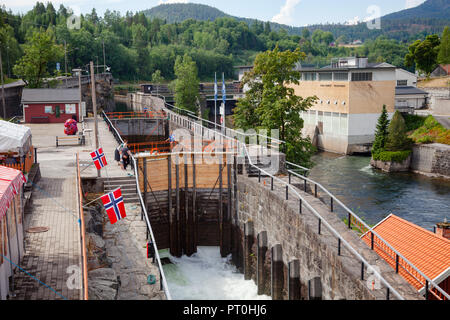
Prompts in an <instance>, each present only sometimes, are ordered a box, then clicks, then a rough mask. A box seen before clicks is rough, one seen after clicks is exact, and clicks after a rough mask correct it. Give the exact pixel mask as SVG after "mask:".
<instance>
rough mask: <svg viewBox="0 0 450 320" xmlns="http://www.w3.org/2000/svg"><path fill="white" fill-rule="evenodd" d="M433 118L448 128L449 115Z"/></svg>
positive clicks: (449, 122) (449, 126)
mask: <svg viewBox="0 0 450 320" xmlns="http://www.w3.org/2000/svg"><path fill="white" fill-rule="evenodd" d="M434 118H435V119H436V120H437V121H438V122H439V123H440V124H442V125H443V126H444V127H445V128H447V129H450V116H434Z"/></svg>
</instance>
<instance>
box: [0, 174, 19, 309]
mask: <svg viewBox="0 0 450 320" xmlns="http://www.w3.org/2000/svg"><path fill="white" fill-rule="evenodd" d="M24 183H25V177H24V175H23V174H22V172H21V171H19V170H15V169H12V168H8V167H4V166H0V300H6V299H7V297H8V295H9V293H10V292H9V288H10V277H11V275H12V274H13V272H14V269H15V265H19V264H20V260H21V258H22V257H23V254H24V246H23V238H24V231H23V214H24V212H23V206H22V196H23V188H22V186H23V184H24ZM11 262H12V263H11Z"/></svg>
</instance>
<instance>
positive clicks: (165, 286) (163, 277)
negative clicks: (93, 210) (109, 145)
mask: <svg viewBox="0 0 450 320" xmlns="http://www.w3.org/2000/svg"><path fill="white" fill-rule="evenodd" d="M102 115H103V118H104V119H105V121H106V122H108V123H109V125H110V128H111V129H112V130H113V131H114V133H115V134H114V136H115V137H116V139H118V140H119V141H120V142H121V143H124V142H123V140H122V137H121V136H120V134H119V133H118V132H117V130H116V128H115V127H114V126H113V125H112V123H111V121H110V120H109V118H108V116H107V115H106V114H105V112H104V111H103V110H102ZM131 159H132V160H133V167H134V175H135V179H136V189H137V194H138V196H139V202H140V204H141V208H142V211H143V213H144V217H145V221H146V224H147V228H148V231H149V233H150V238H151V240H152V244H153V248H154V250H155V257H156V261H157V262H158V268H159V272H160V275H161V286H162V289H163V290H164V293H165V295H166V299H167V300H172V296H171V295H170V292H169V286H168V285H167V280H166V276H165V274H164V269H163V267H162V263H161V258H160V256H159V252H158V247H157V245H156V241H155V236H154V234H153V230H152V227H151V224H150V221H149V219H148V214H147V208H146V207H145V204H144V200H143V199H142V195H141V189H140V187H139V180H138V179H139V175H138V172H137V167H138V166H137V163H136V159H135V157H134V156H133V155H131Z"/></svg>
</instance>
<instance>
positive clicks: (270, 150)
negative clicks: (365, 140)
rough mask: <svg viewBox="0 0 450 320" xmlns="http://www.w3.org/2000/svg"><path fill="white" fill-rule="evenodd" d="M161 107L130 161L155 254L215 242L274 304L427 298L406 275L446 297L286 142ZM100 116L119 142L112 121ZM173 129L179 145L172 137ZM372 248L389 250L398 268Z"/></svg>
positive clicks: (188, 251) (180, 252) (188, 252)
mask: <svg viewBox="0 0 450 320" xmlns="http://www.w3.org/2000/svg"><path fill="white" fill-rule="evenodd" d="M158 112H162V115H163V116H162V117H161V119H159V120H158V121H160V123H159V124H157V125H156V127H158V128H159V129H156V130H155V132H156V131H158V132H160V133H161V132H163V133H164V137H163V136H162V135H161V136H160V137H158V139H156V140H157V141H149V140H147V141H140V142H138V143H140V144H141V145H139V148H136V149H135V152H134V154H133V159H132V165H133V166H134V172H135V173H136V174H135V176H136V189H137V192H138V196H139V198H140V203H141V206H142V219H145V220H146V221H147V224H146V225H147V227H148V230H147V234H148V238H149V239H150V241H151V242H152V245H153V247H154V249H155V251H156V252H155V253H154V256H155V257H157V258H158V260H159V256H158V251H159V250H163V249H167V250H169V252H170V254H171V255H172V256H173V257H177V258H179V257H182V256H192V255H194V254H195V253H196V252H197V248H198V247H219V248H220V254H221V256H222V257H229V256H230V255H231V261H232V262H233V264H234V265H235V266H236V268H237V269H238V270H239V271H240V272H241V273H243V274H244V278H245V279H246V280H253V281H254V282H255V284H256V285H257V288H258V294H260V295H267V296H270V297H272V299H275V300H321V299H323V300H390V299H395V300H421V299H424V297H423V294H419V292H417V290H416V289H415V288H414V287H413V286H411V285H410V284H409V283H408V282H407V281H406V280H405V279H404V277H402V275H404V274H406V273H407V274H411V275H413V276H414V277H415V278H416V279H418V281H421V283H422V282H423V285H424V286H426V287H427V288H428V290H429V292H430V293H432V294H434V295H436V296H442V297H444V298H445V299H446V298H448V297H446V296H445V295H444V294H442V293H441V290H440V288H439V287H438V286H437V285H435V284H434V283H433V281H432V280H431V279H428V278H426V276H425V275H423V274H421V272H420V271H419V270H418V269H417V268H415V266H413V265H410V264H408V263H409V262H408V261H407V260H406V259H404V258H403V257H402V256H401V254H400V253H398V252H396V251H395V250H394V249H393V248H392V247H391V246H390V245H389V244H388V243H386V242H385V241H384V240H383V239H382V238H381V237H379V236H378V235H377V234H376V232H375V231H374V230H372V228H371V227H370V226H368V225H367V224H366V223H365V222H364V221H362V220H361V219H360V218H359V217H358V216H357V215H356V214H355V213H354V212H352V211H351V210H350V209H348V208H347V207H346V206H345V205H344V204H343V203H342V202H340V201H339V200H338V199H337V198H335V197H334V196H333V195H332V194H331V193H329V192H328V191H327V190H326V189H325V188H324V187H323V186H321V185H320V184H319V183H316V182H315V181H313V180H311V179H308V178H307V177H306V175H307V174H306V172H307V171H308V169H306V168H303V167H301V166H297V165H295V164H293V163H289V162H287V161H286V159H285V157H284V155H283V154H282V153H280V152H279V146H280V144H282V143H283V141H280V140H277V139H272V138H270V137H267V136H264V135H258V134H256V133H255V134H245V133H242V132H238V131H234V130H232V129H229V128H219V129H222V130H215V129H214V126H215V125H214V123H211V122H209V121H207V120H204V119H199V118H197V117H196V116H195V115H192V114H188V113H186V112H185V111H183V110H179V109H177V108H176V107H174V106H170V105H168V104H166V106H165V107H164V108H163V109H161V110H158ZM103 118H104V120H105V121H106V123H107V124H108V127H109V130H110V131H112V132H113V134H114V136H115V137H116V139H117V140H118V141H121V140H122V138H121V133H119V131H118V130H117V129H116V128H115V126H114V124H113V121H112V120H111V119H109V117H108V116H107V115H106V114H103ZM121 120H124V121H130V123H131V124H132V123H133V121H134V120H133V119H131V120H130V119H121ZM116 125H117V124H116ZM131 127H133V125H131ZM131 127H130V128H131ZM141 127H142V126H141ZM122 131H126V130H125V129H122ZM122 133H123V134H125V135H126V132H122ZM169 134H170V135H172V136H175V139H174V140H175V141H174V142H167V138H168V135H169ZM255 141H256V142H261V141H265V142H264V143H262V144H259V145H257V144H255V143H251V142H255ZM130 143H131V144H132V145H133V143H135V142H134V141H133V140H131V141H130ZM145 143H147V145H143V144H145ZM267 155H270V156H267ZM267 159H270V161H267ZM375 246H376V247H378V248H384V251H385V252H386V254H389V256H391V257H392V260H393V262H392V264H391V263H388V262H386V261H385V260H384V259H382V258H381V257H380V256H379V255H378V254H377V253H376V252H375V251H374V248H375ZM399 261H401V262H402V267H400V268H399ZM405 264H406V265H407V266H408V267H407V268H405V267H403V266H404V265H405ZM159 265H160V264H159ZM160 271H161V268H160ZM166 289H167V288H166Z"/></svg>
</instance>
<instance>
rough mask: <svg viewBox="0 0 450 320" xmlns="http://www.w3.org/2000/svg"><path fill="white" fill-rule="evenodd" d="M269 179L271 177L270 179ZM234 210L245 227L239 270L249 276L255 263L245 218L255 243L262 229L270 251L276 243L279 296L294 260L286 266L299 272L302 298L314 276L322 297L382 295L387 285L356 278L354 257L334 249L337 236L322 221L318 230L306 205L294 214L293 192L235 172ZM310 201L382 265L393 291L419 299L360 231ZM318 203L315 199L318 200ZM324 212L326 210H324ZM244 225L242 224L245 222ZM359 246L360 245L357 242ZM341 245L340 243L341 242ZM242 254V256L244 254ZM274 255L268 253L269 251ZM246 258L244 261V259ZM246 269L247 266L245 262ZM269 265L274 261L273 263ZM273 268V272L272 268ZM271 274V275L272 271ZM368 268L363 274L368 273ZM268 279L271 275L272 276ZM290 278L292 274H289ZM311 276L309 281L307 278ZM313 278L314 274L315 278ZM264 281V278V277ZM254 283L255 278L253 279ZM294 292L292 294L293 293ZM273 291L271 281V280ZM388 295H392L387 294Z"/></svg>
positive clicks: (374, 262) (371, 260) (285, 294)
mask: <svg viewBox="0 0 450 320" xmlns="http://www.w3.org/2000/svg"><path fill="white" fill-rule="evenodd" d="M269 184H270V182H269ZM237 187H238V200H239V201H238V210H237V226H236V227H237V228H239V229H240V230H244V231H243V232H241V234H240V235H241V241H242V243H244V246H243V247H244V257H243V258H242V260H243V261H244V274H245V275H246V278H247V279H253V278H254V275H253V273H254V272H258V270H257V268H256V269H255V266H254V264H255V263H258V262H257V260H256V262H255V261H252V259H250V258H248V255H249V253H248V252H247V253H246V252H245V242H246V241H247V237H245V234H246V232H245V228H248V224H249V223H250V224H251V225H253V227H252V228H253V233H252V236H253V237H254V239H253V243H258V235H260V234H261V233H263V232H266V234H267V247H268V249H267V253H266V256H267V254H268V255H269V256H270V253H271V250H272V249H273V248H274V247H275V246H277V245H278V246H279V247H281V248H280V251H281V252H280V253H281V255H282V262H283V268H282V269H283V271H282V274H281V275H280V280H279V281H281V282H282V283H284V284H283V285H282V288H281V289H280V290H279V294H280V297H278V298H279V299H288V298H289V296H291V295H292V293H289V290H288V289H289V288H288V284H289V282H290V281H291V280H292V279H291V277H289V274H291V272H290V271H289V265H290V264H291V266H292V265H295V264H293V262H294V261H295V260H298V261H299V263H298V264H299V270H291V271H293V273H294V274H295V273H296V272H298V273H299V278H300V284H299V285H298V287H299V288H298V287H297V288H296V290H298V291H300V293H301V294H300V296H301V299H308V298H309V295H308V292H309V293H311V292H315V291H317V287H309V285H311V283H317V281H315V280H314V279H315V278H317V277H319V278H320V281H319V283H320V291H321V296H320V298H321V299H326V300H340V299H347V300H373V299H381V300H383V299H385V298H386V290H385V287H384V286H382V288H381V289H379V290H377V289H375V290H372V289H371V288H369V286H368V285H367V280H361V262H360V261H359V260H357V259H356V258H354V257H353V255H351V254H350V252H349V251H348V250H347V249H345V250H344V249H342V250H343V251H342V254H341V255H340V256H338V254H337V238H336V237H335V236H333V235H332V234H331V233H330V232H328V231H327V230H325V228H324V227H322V231H321V234H320V235H319V234H318V232H317V229H316V228H317V225H318V219H317V218H315V217H313V216H312V215H311V214H306V213H307V210H306V208H305V207H304V206H303V213H302V214H299V209H298V208H299V205H298V199H293V196H291V197H290V199H289V200H288V201H287V200H285V199H284V192H283V190H278V191H277V190H275V191H271V190H270V187H267V186H264V184H263V183H258V179H252V178H248V177H246V176H244V175H239V176H238V186H237ZM315 200H316V202H314V201H313V202H314V204H312V205H313V206H314V207H315V208H316V207H317V210H320V211H319V212H320V214H321V215H322V214H323V215H322V217H324V218H326V219H327V221H328V223H330V224H331V225H332V226H333V227H334V228H335V229H336V230H337V231H338V232H339V233H340V234H341V236H343V237H344V239H345V240H346V241H347V242H349V243H352V245H353V246H357V248H358V252H359V253H360V254H361V255H363V256H364V258H365V259H366V260H367V261H369V263H370V264H371V265H373V266H377V267H379V268H380V269H381V271H380V272H382V274H383V276H384V277H385V278H387V279H389V281H390V283H391V285H392V284H394V285H395V288H396V290H397V291H399V292H401V294H402V295H403V296H404V297H406V299H420V296H419V295H418V294H417V293H416V292H415V290H414V288H413V287H412V286H410V285H409V284H408V283H407V282H406V281H405V280H404V279H403V278H401V277H400V276H398V275H396V274H395V271H394V270H393V269H392V268H390V267H389V266H388V265H387V263H385V262H384V260H382V259H380V258H379V256H378V255H376V254H375V253H374V252H373V251H371V250H370V248H369V247H368V246H367V245H366V244H365V243H363V242H362V240H360V239H359V237H358V236H357V235H356V234H355V233H354V232H353V231H350V230H349V229H347V228H346V226H345V224H344V223H342V221H340V220H339V218H337V216H335V214H333V213H331V212H328V209H327V207H326V206H325V205H323V204H322V203H321V202H320V201H319V200H317V199H315ZM319 203H320V204H319ZM327 212H328V214H327ZM246 226H247V227H246ZM358 246H359V247H358ZM342 248H343V247H342ZM246 255H247V257H246ZM254 255H256V256H257V255H258V248H255V247H253V248H252V249H251V252H250V256H254ZM272 257H273V255H272ZM246 260H247V262H246ZM246 263H247V264H249V265H248V266H247V270H248V272H249V274H247V272H246V270H245V269H246V268H245V265H246ZM264 265H265V268H264V269H265V270H267V268H269V269H268V270H270V266H271V261H270V260H268V259H265V261H264ZM272 270H273V264H272ZM272 273H273V272H272ZM272 277H273V276H272ZM367 277H368V275H367V269H366V278H365V279H367ZM272 280H273V278H272ZM294 280H295V279H294ZM310 280H311V281H310ZM316 280H317V279H316ZM265 281H266V283H264V284H263V288H264V289H263V290H261V291H262V292H264V293H267V286H269V288H270V286H271V285H270V281H271V279H270V278H269V279H267V277H266V280H265ZM267 281H269V283H267ZM257 283H258V282H257ZM293 296H295V295H293ZM272 297H273V298H275V297H274V294H273V284H272ZM391 298H392V296H391Z"/></svg>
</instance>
